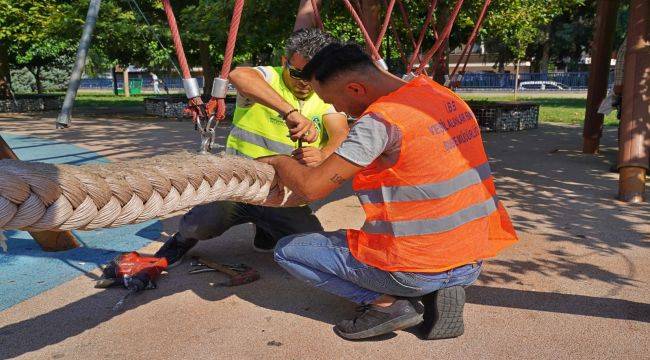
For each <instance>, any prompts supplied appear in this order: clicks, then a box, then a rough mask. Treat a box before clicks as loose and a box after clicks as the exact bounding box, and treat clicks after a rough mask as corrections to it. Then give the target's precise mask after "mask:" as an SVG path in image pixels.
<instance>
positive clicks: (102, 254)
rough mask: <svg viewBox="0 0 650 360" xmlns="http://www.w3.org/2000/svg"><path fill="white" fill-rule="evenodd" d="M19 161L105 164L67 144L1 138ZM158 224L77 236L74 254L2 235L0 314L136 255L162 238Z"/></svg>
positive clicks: (22, 236)
mask: <svg viewBox="0 0 650 360" xmlns="http://www.w3.org/2000/svg"><path fill="white" fill-rule="evenodd" d="M1 135H2V137H3V138H4V139H5V140H6V141H7V143H9V145H10V146H11V147H12V149H14V151H15V152H16V154H17V155H18V156H19V157H20V158H21V159H23V160H30V161H42V162H49V163H68V164H82V163H98V162H108V160H106V159H105V158H103V157H102V156H100V155H98V154H97V153H94V152H92V151H89V150H87V149H84V148H81V147H79V146H74V145H69V144H65V143H58V142H53V141H50V140H46V139H40V138H35V137H27V136H18V135H12V134H8V133H1ZM161 230H162V224H161V223H160V222H159V221H149V222H145V223H142V224H136V225H130V226H123V227H120V228H116V229H101V230H94V231H75V232H74V233H75V235H76V236H77V238H78V239H79V242H80V243H81V244H83V246H82V247H80V248H78V249H73V250H68V251H61V252H45V251H42V250H41V249H40V247H39V246H38V244H37V243H36V242H35V241H34V240H32V239H31V237H30V236H29V234H28V233H27V232H24V231H6V232H5V233H4V234H5V236H6V237H7V238H8V240H7V245H8V248H9V251H8V252H6V253H5V252H2V249H1V248H0V311H2V310H5V309H7V308H9V307H11V306H13V305H15V304H17V303H19V302H21V301H24V300H26V299H29V298H31V297H33V296H36V295H38V294H40V293H42V292H44V291H46V290H48V289H51V288H54V287H56V286H58V285H60V284H62V283H64V282H66V281H69V280H71V279H73V278H75V277H77V276H79V275H81V274H84V273H86V272H88V271H91V270H93V269H95V268H97V267H98V266H100V265H102V264H105V263H107V262H108V261H110V260H111V259H112V258H114V257H115V256H116V255H117V254H118V253H120V252H124V251H132V250H137V249H139V248H141V247H143V246H145V245H147V244H149V243H150V242H151V241H152V240H155V239H157V238H158V237H159V236H160V231H161Z"/></svg>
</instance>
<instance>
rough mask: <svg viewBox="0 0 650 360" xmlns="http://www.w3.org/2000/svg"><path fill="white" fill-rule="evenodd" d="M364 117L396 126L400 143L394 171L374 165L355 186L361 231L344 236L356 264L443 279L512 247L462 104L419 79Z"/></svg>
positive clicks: (476, 128)
mask: <svg viewBox="0 0 650 360" xmlns="http://www.w3.org/2000/svg"><path fill="white" fill-rule="evenodd" d="M366 113H374V114H377V115H378V116H379V117H381V118H382V119H384V120H386V121H387V122H389V123H391V124H392V125H394V126H397V127H398V128H399V129H400V130H401V134H402V143H401V148H400V154H399V158H398V159H397V161H396V162H395V164H393V165H392V166H390V167H389V168H386V167H385V165H384V166H381V160H379V159H378V160H375V161H374V162H373V163H372V164H370V165H369V166H368V167H366V168H364V169H363V170H362V171H361V172H359V173H358V174H357V175H356V176H355V178H354V180H353V188H354V190H355V191H356V192H357V195H358V196H359V200H360V201H361V204H362V206H363V209H364V211H365V212H366V222H365V224H364V225H363V227H362V228H361V230H348V233H347V237H348V245H349V247H350V250H351V252H352V254H353V255H354V257H355V258H356V259H357V260H359V261H361V262H363V263H366V264H368V265H372V266H374V267H377V268H379V269H382V270H386V271H409V272H441V271H445V270H449V269H452V268H455V267H458V266H461V265H465V264H468V263H472V262H475V261H477V260H481V259H485V258H488V257H492V256H494V255H496V254H497V252H498V251H499V250H501V249H503V248H504V247H506V246H509V245H511V244H512V243H514V242H516V241H517V235H516V234H515V230H514V228H513V226H512V223H511V222H510V218H509V217H508V213H507V212H506V209H505V208H504V207H503V205H502V204H501V203H500V202H499V200H498V199H497V195H496V189H495V187H494V180H493V178H492V175H491V171H490V165H489V163H488V159H487V156H486V155H485V150H484V148H483V142H482V140H481V132H480V128H479V126H478V124H477V122H476V118H475V117H474V114H473V113H472V111H471V109H470V108H469V106H467V104H466V103H465V102H464V101H463V100H462V99H460V98H459V97H458V96H457V95H456V94H454V93H453V92H452V91H450V90H449V89H447V88H445V87H443V86H441V85H439V84H437V83H435V82H434V81H432V80H430V79H428V78H427V77H426V76H420V77H418V78H415V79H413V80H412V81H411V82H409V83H408V84H406V85H404V86H402V87H401V88H400V89H398V90H396V91H394V92H392V93H391V94H389V95H387V96H384V97H382V98H380V99H378V100H377V101H376V102H374V103H373V104H372V105H370V107H368V109H367V110H366Z"/></svg>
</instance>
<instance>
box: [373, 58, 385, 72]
mask: <svg viewBox="0 0 650 360" xmlns="http://www.w3.org/2000/svg"><path fill="white" fill-rule="evenodd" d="M375 64H377V66H379V68H380V69H382V70H384V71H388V65H386V61H385V60H384V59H379V60H377V61H375Z"/></svg>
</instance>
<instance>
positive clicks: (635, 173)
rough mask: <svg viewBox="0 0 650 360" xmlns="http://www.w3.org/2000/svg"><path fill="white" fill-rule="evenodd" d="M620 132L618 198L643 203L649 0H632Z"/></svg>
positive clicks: (649, 156) (648, 152) (648, 143)
mask: <svg viewBox="0 0 650 360" xmlns="http://www.w3.org/2000/svg"><path fill="white" fill-rule="evenodd" d="M629 14H630V15H629V19H628V25H627V52H626V53H625V67H624V69H625V70H624V74H623V105H622V115H621V127H620V135H619V152H618V164H619V182H618V197H619V199H620V200H622V201H626V202H642V201H644V193H645V177H646V172H647V170H648V162H650V84H649V82H650V2H648V0H632V2H631V4H630V11H629Z"/></svg>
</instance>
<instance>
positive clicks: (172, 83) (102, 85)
mask: <svg viewBox="0 0 650 360" xmlns="http://www.w3.org/2000/svg"><path fill="white" fill-rule="evenodd" d="M159 79H160V80H162V82H163V83H162V84H160V90H161V91H162V90H163V84H164V85H165V86H167V88H168V89H169V90H182V89H183V79H182V78H180V77H161V78H159ZM129 80H130V81H132V80H138V81H142V87H143V88H153V79H151V77H144V78H142V77H130V78H129ZM197 80H198V82H199V87H203V78H202V77H199V78H198V79H197ZM117 87H118V89H121V88H123V87H124V81H123V80H121V79H119V80H117ZM79 88H80V89H89V90H113V80H112V79H110V78H87V79H81V84H80V85H79Z"/></svg>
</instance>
